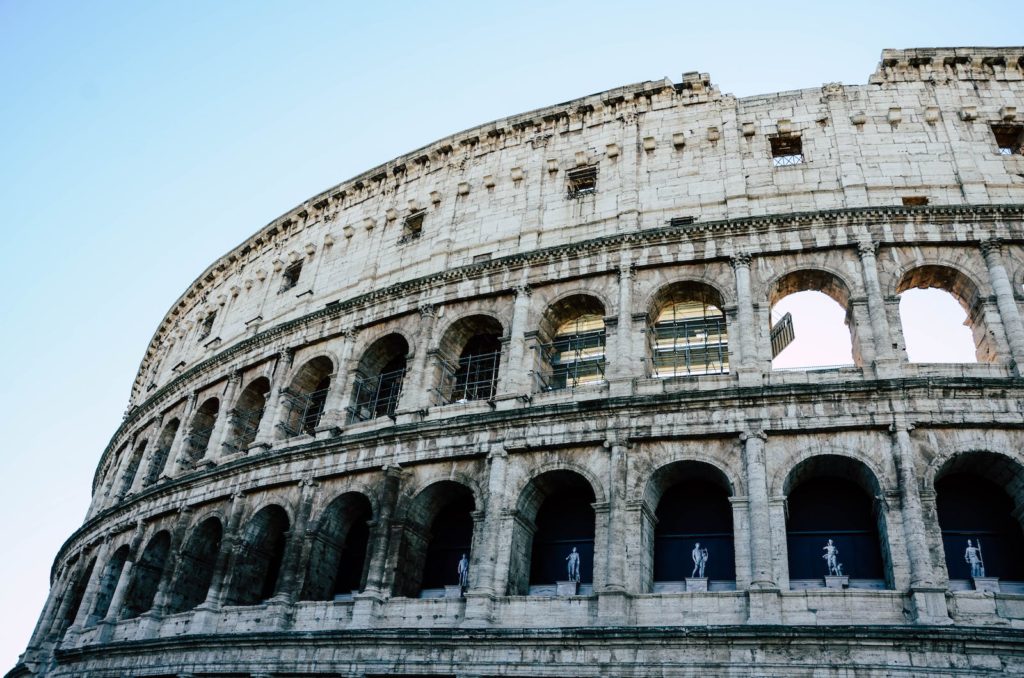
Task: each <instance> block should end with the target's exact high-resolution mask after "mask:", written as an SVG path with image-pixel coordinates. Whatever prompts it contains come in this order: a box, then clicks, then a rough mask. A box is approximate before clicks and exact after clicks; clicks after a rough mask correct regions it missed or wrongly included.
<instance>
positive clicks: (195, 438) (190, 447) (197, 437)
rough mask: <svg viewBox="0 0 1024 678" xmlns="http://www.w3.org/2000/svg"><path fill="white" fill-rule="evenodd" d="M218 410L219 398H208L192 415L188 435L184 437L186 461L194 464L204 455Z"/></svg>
mask: <svg viewBox="0 0 1024 678" xmlns="http://www.w3.org/2000/svg"><path fill="white" fill-rule="evenodd" d="M219 410H220V400H218V399H217V398H210V399H208V400H206V402H204V403H203V404H202V405H200V407H199V409H198V410H197V411H196V413H195V416H193V417H192V426H191V428H189V432H188V437H186V438H185V461H186V463H188V464H194V463H196V462H197V461H199V460H200V459H202V458H203V457H204V456H205V455H206V451H207V448H209V446H210V436H212V435H213V427H214V425H215V424H216V423H217V412H218V411H219Z"/></svg>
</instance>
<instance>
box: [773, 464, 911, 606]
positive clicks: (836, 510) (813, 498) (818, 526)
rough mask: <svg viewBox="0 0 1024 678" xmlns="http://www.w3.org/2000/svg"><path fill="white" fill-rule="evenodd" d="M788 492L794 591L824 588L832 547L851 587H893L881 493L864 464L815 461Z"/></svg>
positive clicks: (798, 472)
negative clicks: (884, 536)
mask: <svg viewBox="0 0 1024 678" xmlns="http://www.w3.org/2000/svg"><path fill="white" fill-rule="evenodd" d="M785 493H786V509H787V511H786V547H787V553H788V557H789V579H790V588H792V589H800V588H820V587H822V586H824V581H825V580H824V578H825V576H826V575H828V574H830V569H829V561H828V559H827V558H826V555H827V553H829V551H828V550H826V549H828V548H829V543H830V542H831V548H834V549H836V551H835V555H836V559H835V564H836V566H837V571H838V572H839V574H840V575H843V576H847V577H849V578H850V587H851V588H875V589H881V588H886V586H887V585H889V586H890V587H891V576H890V574H889V573H890V572H891V570H892V568H891V566H890V565H889V557H888V552H887V551H883V543H882V540H881V539H880V537H879V536H880V535H881V534H885V517H884V515H883V514H882V512H881V511H880V510H879V506H878V503H877V502H876V501H875V497H878V496H881V490H880V488H879V486H878V481H877V479H876V478H875V476H874V474H872V473H871V471H870V470H869V469H868V468H867V467H866V466H864V464H862V463H861V462H858V461H855V460H853V459H850V458H849V457H842V456H837V455H821V456H816V457H811V458H810V459H807V460H806V461H804V462H802V463H801V464H799V465H798V466H797V467H796V468H795V469H793V471H792V472H791V473H790V475H789V479H788V480H787V482H786V488H785ZM883 557H884V558H885V560H884V561H883ZM833 574H834V573H833Z"/></svg>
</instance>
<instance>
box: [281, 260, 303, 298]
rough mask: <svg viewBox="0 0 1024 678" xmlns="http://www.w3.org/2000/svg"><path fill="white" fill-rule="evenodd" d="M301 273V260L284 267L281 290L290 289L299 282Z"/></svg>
mask: <svg viewBox="0 0 1024 678" xmlns="http://www.w3.org/2000/svg"><path fill="white" fill-rule="evenodd" d="M300 275H302V262H301V261H296V262H295V263H294V264H292V265H291V266H289V267H288V268H286V269H284V275H283V276H282V277H281V290H280V292H284V291H286V290H290V289H291V288H293V287H295V286H296V285H298V284H299V276H300Z"/></svg>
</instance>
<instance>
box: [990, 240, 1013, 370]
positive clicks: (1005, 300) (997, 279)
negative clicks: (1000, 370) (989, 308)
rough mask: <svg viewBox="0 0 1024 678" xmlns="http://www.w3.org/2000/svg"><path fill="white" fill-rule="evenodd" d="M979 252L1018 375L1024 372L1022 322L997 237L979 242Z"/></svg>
mask: <svg viewBox="0 0 1024 678" xmlns="http://www.w3.org/2000/svg"><path fill="white" fill-rule="evenodd" d="M981 253H982V255H983V256H984V257H985V265H986V266H987V267H988V277H989V282H990V283H991V285H992V290H993V291H994V292H995V295H996V305H997V307H998V308H999V317H1000V319H1001V320H1002V323H1003V328H1004V329H1005V330H1006V340H1007V343H1008V344H1009V346H1010V356H1011V357H1012V358H1013V366H1014V369H1015V371H1016V372H1017V374H1018V375H1020V374H1024V324H1022V323H1021V318H1020V309H1018V308H1017V300H1016V299H1015V298H1014V294H1013V284H1012V283H1011V282H1010V276H1009V275H1008V274H1007V273H1006V266H1005V265H1004V264H1003V253H1002V246H1001V244H1000V242H999V240H998V239H996V238H991V239H989V240H985V241H984V242H982V243H981Z"/></svg>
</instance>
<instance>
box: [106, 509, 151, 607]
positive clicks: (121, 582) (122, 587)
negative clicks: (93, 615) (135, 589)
mask: <svg viewBox="0 0 1024 678" xmlns="http://www.w3.org/2000/svg"><path fill="white" fill-rule="evenodd" d="M142 534H143V525H142V521H141V520H140V521H138V522H137V523H136V524H135V534H133V535H132V540H131V543H130V545H129V547H128V556H127V557H126V558H125V561H124V567H122V568H121V574H120V576H119V577H118V579H117V584H116V585H115V586H114V594H113V595H112V596H111V598H110V607H108V608H107V614H106V616H105V617H104V618H103V622H102V623H104V624H113V623H116V622H117V619H118V617H120V616H121V607H122V606H123V605H124V597H125V595H126V594H127V593H128V585H129V583H130V582H131V578H132V568H133V567H134V565H135V561H136V560H137V559H138V557H139V549H140V547H141V546H142Z"/></svg>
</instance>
